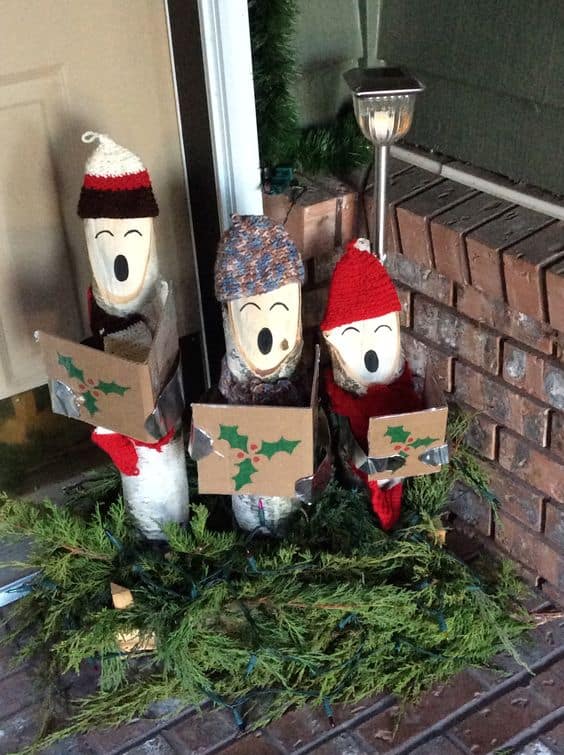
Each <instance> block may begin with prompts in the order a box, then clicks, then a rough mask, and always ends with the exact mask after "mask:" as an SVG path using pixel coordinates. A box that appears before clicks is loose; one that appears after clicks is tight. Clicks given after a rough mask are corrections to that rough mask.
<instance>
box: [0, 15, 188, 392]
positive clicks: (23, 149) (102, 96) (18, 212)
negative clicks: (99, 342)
mask: <svg viewBox="0 0 564 755" xmlns="http://www.w3.org/2000/svg"><path fill="white" fill-rule="evenodd" d="M86 130H94V131H100V132H105V133H108V134H110V135H111V136H112V138H113V139H115V141H117V142H119V143H121V144H123V145H124V146H126V147H128V148H129V149H131V150H132V151H134V152H136V153H137V154H138V155H139V156H140V157H141V159H142V160H143V162H144V163H145V165H146V167H147V169H148V170H149V173H150V175H151V179H152V183H153V189H154V192H155V196H156V198H157V202H158V204H159V207H160V215H159V218H158V219H157V226H156V227H157V248H158V256H159V260H160V266H161V271H162V274H163V275H164V276H165V277H166V278H168V279H169V280H172V281H173V283H174V286H175V289H176V293H177V296H176V299H177V307H178V314H179V332H180V333H181V334H185V333H188V332H194V331H196V330H198V328H199V320H198V315H197V309H196V307H197V297H196V291H195V283H194V280H195V276H194V269H193V254H192V248H191V229H190V222H189V218H188V217H187V209H186V208H187V202H186V195H185V189H184V179H183V167H182V157H181V146H180V139H179V133H178V124H177V115H176V105H175V95H174V84H173V75H172V69H171V61H170V56H169V46H168V34H167V25H166V15H165V7H164V0H2V2H0V399H2V398H5V397H7V396H10V395H13V394H14V393H18V392H20V391H24V390H27V389H29V388H33V387H35V386H37V385H40V384H41V383H43V382H45V378H44V374H43V370H42V366H41V360H40V356H39V353H38V348H37V347H36V346H35V344H34V343H33V339H32V333H33V331H34V330H36V329H38V328H40V329H43V330H48V331H50V332H53V333H57V334H60V335H65V336H68V337H71V338H75V339H78V338H81V337H82V336H83V335H84V334H85V333H86V332H87V307H86V290H87V288H88V286H89V284H90V273H89V268H88V260H87V256H86V247H85V243H84V236H83V231H82V222H81V221H80V219H79V218H78V216H77V215H76V205H77V202H78V196H79V192H80V187H81V183H82V176H83V166H84V161H85V158H86V156H87V154H88V153H89V151H90V149H91V147H88V146H87V145H83V144H82V143H81V141H80V136H81V134H82V132H83V131H86Z"/></svg>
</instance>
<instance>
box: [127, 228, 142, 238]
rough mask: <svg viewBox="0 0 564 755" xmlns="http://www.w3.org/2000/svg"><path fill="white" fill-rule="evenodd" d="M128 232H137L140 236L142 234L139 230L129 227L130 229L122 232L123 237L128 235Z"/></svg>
mask: <svg viewBox="0 0 564 755" xmlns="http://www.w3.org/2000/svg"><path fill="white" fill-rule="evenodd" d="M130 233H138V234H139V235H140V236H142V235H143V234H142V233H141V231H138V230H137V228H131V229H130V230H129V231H126V232H125V233H124V234H123V236H124V238H125V237H126V236H129V234H130Z"/></svg>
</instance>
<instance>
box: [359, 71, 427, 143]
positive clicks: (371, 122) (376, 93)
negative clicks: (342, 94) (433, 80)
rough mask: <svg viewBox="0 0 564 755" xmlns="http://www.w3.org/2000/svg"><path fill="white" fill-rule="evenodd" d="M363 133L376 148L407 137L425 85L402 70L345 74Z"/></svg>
mask: <svg viewBox="0 0 564 755" xmlns="http://www.w3.org/2000/svg"><path fill="white" fill-rule="evenodd" d="M345 81H346V82H347V84H348V85H349V88H350V90H351V92H352V95H353V105H354V113H355V116H356V120H357V121H358V125H359V126H360V130H361V131H362V133H363V134H364V136H365V137H366V138H367V139H368V140H369V141H371V142H372V143H373V144H376V145H378V146H380V145H383V144H393V143H394V142H396V141H397V140H398V139H401V138H402V137H403V136H405V135H406V134H407V132H408V131H409V129H410V128H411V123H412V121H413V109H414V107H415V97H416V95H417V94H418V93H419V92H422V91H423V89H424V86H423V84H422V83H421V82H420V81H419V80H418V79H416V78H415V77H414V76H412V75H411V74H409V73H407V72H406V71H404V70H403V69H401V68H395V67H392V66H384V67H381V68H353V69H351V70H350V71H347V72H346V73H345Z"/></svg>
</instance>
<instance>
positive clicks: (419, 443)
mask: <svg viewBox="0 0 564 755" xmlns="http://www.w3.org/2000/svg"><path fill="white" fill-rule="evenodd" d="M436 440H438V438H430V437H429V436H427V437H426V438H416V439H415V440H414V441H413V443H410V444H409V445H410V446H411V448H425V447H426V446H430V445H431V443H434V442H435V441H436Z"/></svg>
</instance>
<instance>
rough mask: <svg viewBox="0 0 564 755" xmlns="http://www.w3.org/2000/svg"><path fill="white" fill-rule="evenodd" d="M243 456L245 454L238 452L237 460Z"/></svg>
mask: <svg viewBox="0 0 564 755" xmlns="http://www.w3.org/2000/svg"><path fill="white" fill-rule="evenodd" d="M244 455H245V454H244V453H243V452H242V451H239V453H238V454H237V458H238V459H242V458H243V456H244Z"/></svg>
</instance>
